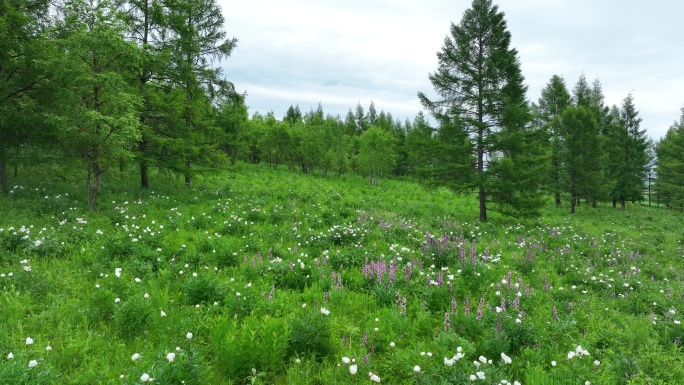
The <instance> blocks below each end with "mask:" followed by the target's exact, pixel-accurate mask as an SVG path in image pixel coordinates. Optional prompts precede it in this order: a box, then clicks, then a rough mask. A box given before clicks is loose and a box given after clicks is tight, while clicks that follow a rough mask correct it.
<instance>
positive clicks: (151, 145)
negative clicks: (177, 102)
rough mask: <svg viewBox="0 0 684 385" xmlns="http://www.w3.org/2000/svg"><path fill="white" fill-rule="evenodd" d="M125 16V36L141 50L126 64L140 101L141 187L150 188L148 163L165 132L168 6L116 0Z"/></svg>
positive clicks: (156, 156)
mask: <svg viewBox="0 0 684 385" xmlns="http://www.w3.org/2000/svg"><path fill="white" fill-rule="evenodd" d="M118 1H119V2H120V5H119V7H120V8H121V10H122V14H123V16H124V21H125V26H126V35H127V38H128V39H129V40H130V41H132V42H135V43H136V44H137V46H138V48H139V50H140V52H141V56H140V58H141V59H140V60H139V61H138V62H137V65H135V66H132V65H131V66H129V71H130V72H131V75H132V81H133V83H135V85H136V87H137V88H138V94H139V96H140V98H141V100H142V103H143V105H142V108H141V109H140V117H139V119H140V132H141V135H140V141H139V142H138V152H137V162H138V165H139V169H140V186H141V187H142V188H147V187H149V171H148V168H149V163H150V162H151V161H154V160H156V159H160V158H162V156H163V155H162V154H160V153H159V146H158V141H159V139H158V136H160V135H163V132H164V131H165V130H164V129H163V127H164V126H165V123H166V120H167V119H168V117H169V116H168V114H167V113H166V112H165V105H166V104H167V103H168V100H165V97H164V93H163V90H162V89H161V87H160V86H161V84H160V83H161V82H162V81H163V80H164V79H163V76H162V75H163V73H164V67H165V66H167V65H168V59H169V52H168V49H165V48H168V47H165V46H164V41H163V37H164V36H166V35H168V34H169V31H168V30H167V20H166V18H167V17H168V8H167V7H165V6H164V4H163V3H162V0H118Z"/></svg>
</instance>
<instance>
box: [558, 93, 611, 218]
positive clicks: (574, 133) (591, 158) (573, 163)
mask: <svg viewBox="0 0 684 385" xmlns="http://www.w3.org/2000/svg"><path fill="white" fill-rule="evenodd" d="M598 130H599V127H598V124H597V123H596V119H595V118H594V114H592V113H591V111H590V110H589V109H588V108H587V107H582V106H580V107H576V106H570V107H568V108H566V109H565V111H563V115H562V116H561V135H562V137H563V142H564V146H563V151H562V153H561V154H562V156H561V163H562V165H563V169H564V170H563V176H564V190H565V191H566V192H567V193H569V194H570V213H575V206H576V205H577V203H578V201H579V199H580V197H583V196H588V195H591V193H590V192H589V191H587V190H589V189H591V188H592V186H593V183H595V181H596V180H598V179H599V176H600V173H601V167H600V164H599V163H598V162H596V157H595V154H596V153H598V152H599V151H600V143H599V142H598V141H597V140H596V137H597V135H598Z"/></svg>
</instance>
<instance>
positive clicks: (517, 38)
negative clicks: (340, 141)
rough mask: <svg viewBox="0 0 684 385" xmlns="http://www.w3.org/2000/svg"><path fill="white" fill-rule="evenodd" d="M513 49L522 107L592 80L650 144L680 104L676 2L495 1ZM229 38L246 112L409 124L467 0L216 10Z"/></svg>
mask: <svg viewBox="0 0 684 385" xmlns="http://www.w3.org/2000/svg"><path fill="white" fill-rule="evenodd" d="M494 2H495V3H496V4H498V5H499V8H500V10H502V11H504V13H505V14H506V20H507V22H508V27H509V30H510V32H511V34H512V46H513V47H515V48H516V49H518V51H519V52H520V61H521V65H522V70H523V74H524V75H525V77H526V81H527V83H528V85H529V92H528V98H529V99H530V100H531V101H536V100H537V99H538V97H539V92H540V90H541V89H542V88H543V87H544V86H545V85H546V83H547V82H548V80H549V79H550V77H551V76H552V75H554V74H558V75H562V76H563V77H564V78H565V80H566V83H567V85H568V88H570V89H572V88H573V86H574V84H575V82H576V81H577V78H578V77H579V75H580V74H582V73H584V74H585V75H586V76H587V78H588V79H589V81H592V80H593V79H594V78H595V77H598V78H599V79H600V80H601V83H602V85H603V90H604V93H605V95H606V103H609V104H613V103H615V104H619V103H620V102H621V101H622V99H623V98H624V97H625V96H626V95H627V94H628V93H629V92H632V93H633V94H634V97H635V103H636V106H637V109H638V110H639V112H640V115H641V117H642V118H643V122H642V128H646V129H648V130H649V134H650V135H651V136H652V137H655V138H658V137H660V136H662V135H664V133H665V131H666V130H667V128H668V127H669V125H670V124H671V122H672V121H673V120H675V119H677V118H678V117H679V114H680V112H679V109H680V108H681V106H682V105H683V103H684V92H682V90H683V89H684V73H683V71H682V70H681V63H683V62H684V51H682V50H681V49H679V47H681V43H680V36H681V31H680V25H681V23H680V20H679V18H680V15H682V14H684V3H680V2H675V1H660V2H656V3H653V2H651V3H648V2H643V1H636V0H630V1H618V0H605V1H600V2H597V1H592V0H577V1H565V0H503V1H494ZM219 3H220V4H221V5H222V6H223V10H224V15H225V17H226V25H225V29H226V31H227V32H228V35H229V36H231V37H232V36H235V37H237V38H238V39H239V40H240V41H239V44H238V47H237V49H236V50H235V51H234V52H233V57H231V58H229V59H227V60H226V61H225V62H224V70H225V74H226V77H227V78H228V79H229V80H231V81H233V82H234V83H235V85H236V87H237V88H238V90H245V91H247V93H248V98H247V104H248V105H249V106H250V110H251V111H252V112H254V111H257V110H258V111H260V112H262V113H265V112H268V111H269V110H273V111H274V112H275V113H276V116H278V117H280V116H282V115H283V114H284V112H285V110H286V109H287V107H289V105H290V104H299V105H300V107H301V108H302V109H304V110H308V108H309V107H313V108H315V107H316V105H317V104H318V102H321V103H322V104H323V108H324V111H325V112H326V113H331V114H333V115H338V114H339V115H341V116H344V115H345V114H346V112H347V110H348V109H349V108H350V107H351V108H353V107H355V106H356V103H357V102H361V104H362V105H363V106H364V108H366V107H367V106H368V104H369V103H370V100H371V99H372V100H373V101H374V102H375V104H376V108H377V109H378V110H380V109H384V110H385V111H386V112H391V113H392V114H393V115H394V116H395V117H398V118H401V119H402V120H403V119H404V118H405V117H409V118H413V116H414V115H415V114H416V113H417V112H418V111H419V110H420V104H419V103H418V100H417V97H416V93H417V92H418V91H423V92H426V93H430V91H431V90H432V86H431V84H430V82H429V80H428V74H429V73H431V72H434V70H435V69H436V67H437V59H436V53H437V52H438V51H439V50H440V49H441V46H442V43H443V41H444V37H445V36H446V35H447V34H448V33H449V27H450V23H451V22H454V23H458V22H459V21H460V19H461V17H462V15H463V12H464V11H465V10H466V9H467V8H468V7H469V6H470V3H471V2H470V1H466V0H456V1H453V0H452V1H449V0H424V1H420V2H417V1H409V0H394V1H392V0H365V1H361V0H349V1H344V2H339V1H332V0H289V1H276V0H248V1H245V0H220V1H219Z"/></svg>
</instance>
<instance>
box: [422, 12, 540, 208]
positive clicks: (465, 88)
mask: <svg viewBox="0 0 684 385" xmlns="http://www.w3.org/2000/svg"><path fill="white" fill-rule="evenodd" d="M510 42H511V34H510V32H508V29H507V26H506V21H505V19H504V14H503V12H500V11H499V8H498V6H495V5H492V2H491V0H474V1H473V3H472V6H471V8H470V9H468V10H466V11H465V13H464V14H463V18H462V19H461V22H460V23H459V24H458V25H456V24H453V23H452V25H451V34H450V36H447V37H446V38H445V40H444V45H443V47H442V50H441V51H440V52H439V53H438V54H437V57H438V61H439V65H438V68H437V71H436V72H435V73H433V74H431V75H430V81H431V82H432V85H433V86H434V89H435V91H436V93H437V95H438V96H439V99H437V100H430V99H429V98H428V97H427V96H426V95H425V94H423V93H419V94H418V97H419V98H420V100H421V103H422V104H423V106H424V107H425V108H426V109H428V110H429V111H430V112H431V113H432V114H433V115H435V117H436V118H437V120H438V121H439V122H440V123H441V124H447V123H448V124H453V122H454V121H456V120H457V121H458V123H459V124H458V125H455V126H453V127H455V128H456V129H457V130H460V131H463V132H464V133H466V134H467V136H468V137H469V139H470V142H471V143H472V144H470V143H467V144H464V146H463V150H468V149H471V150H472V151H473V156H474V157H475V159H476V162H475V169H474V170H473V173H474V176H473V178H469V179H470V180H472V181H473V183H470V184H467V185H465V186H463V187H465V188H467V189H468V188H475V189H476V190H477V194H478V199H479V203H480V220H482V221H486V220H487V210H488V208H490V205H489V204H494V205H495V206H494V207H495V208H497V209H499V210H501V211H503V212H505V213H507V214H534V212H535V211H536V210H537V209H538V208H539V207H540V206H541V196H540V195H539V193H538V192H539V182H540V180H539V178H540V176H541V175H542V174H543V170H540V169H539V165H540V164H535V163H534V162H531V160H532V159H535V158H537V157H538V156H540V154H541V148H540V147H539V141H538V138H536V136H537V133H535V132H532V131H531V130H530V129H529V127H528V124H529V122H530V120H531V118H530V113H529V107H528V104H527V101H526V99H525V92H526V90H527V88H526V86H525V85H524V84H523V80H524V79H523V76H522V73H521V70H520V62H519V59H518V52H517V51H516V50H515V49H513V48H510ZM459 135H460V134H459ZM535 144H536V146H535ZM467 179H468V178H467ZM463 187H461V188H460V189H463Z"/></svg>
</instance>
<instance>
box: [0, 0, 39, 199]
mask: <svg viewBox="0 0 684 385" xmlns="http://www.w3.org/2000/svg"><path fill="white" fill-rule="evenodd" d="M48 4H49V2H48V1H46V0H13V1H6V0H4V1H0V191H4V192H6V191H7V188H8V184H7V163H8V160H9V159H10V154H14V155H15V157H16V154H17V153H18V152H19V149H20V148H21V147H22V146H23V145H25V144H28V143H30V142H32V141H33V142H35V141H37V140H36V139H37V137H38V136H40V134H39V131H41V130H42V129H43V128H44V127H40V126H42V124H40V123H39V122H38V121H37V120H38V119H39V118H40V114H39V113H38V111H37V110H38V108H37V107H38V104H39V103H38V101H37V97H36V92H37V91H38V90H39V89H40V87H41V85H42V84H43V83H44V80H45V78H46V77H47V76H48V73H49V71H48V70H47V68H45V66H43V65H41V63H44V62H46V60H45V59H46V58H45V54H46V50H45V48H46V47H47V44H45V40H46V39H45V35H44V33H43V32H44V29H45V26H46V22H45V20H44V17H45V15H47V14H48V12H47V10H48ZM34 128H35V129H34ZM15 170H16V160H15Z"/></svg>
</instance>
